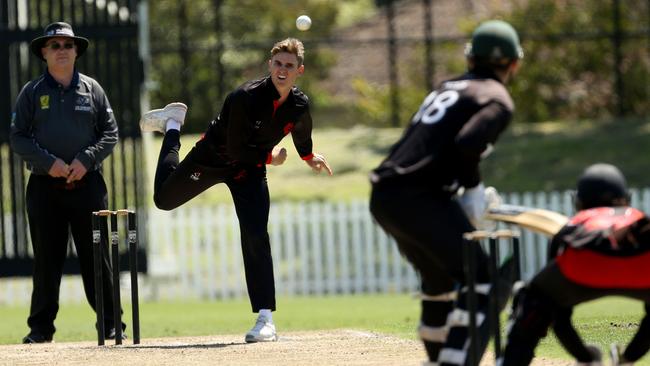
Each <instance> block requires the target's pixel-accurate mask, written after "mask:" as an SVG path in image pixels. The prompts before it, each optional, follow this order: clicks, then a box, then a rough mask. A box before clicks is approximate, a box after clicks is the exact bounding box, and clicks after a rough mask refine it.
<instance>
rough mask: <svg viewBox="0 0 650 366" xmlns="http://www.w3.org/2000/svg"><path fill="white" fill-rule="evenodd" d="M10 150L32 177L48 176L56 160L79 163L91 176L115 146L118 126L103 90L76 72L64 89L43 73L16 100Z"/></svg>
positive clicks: (25, 87)
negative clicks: (22, 162) (37, 175)
mask: <svg viewBox="0 0 650 366" xmlns="http://www.w3.org/2000/svg"><path fill="white" fill-rule="evenodd" d="M10 139H11V146H12V148H13V149H14V151H15V152H16V153H17V154H18V155H20V156H21V157H22V158H23V160H25V162H26V163H27V167H28V169H29V170H31V171H32V173H33V174H39V175H47V174H48V172H49V171H50V168H51V167H52V164H54V161H55V160H56V158H60V159H61V160H63V161H65V162H66V163H67V164H70V163H71V162H72V161H73V160H74V159H75V158H76V159H78V160H79V161H80V162H81V163H82V164H83V165H84V166H85V167H86V169H87V170H88V171H89V172H90V171H93V170H97V169H99V168H100V167H101V162H102V160H104V159H105V158H106V157H107V156H108V155H109V154H110V153H111V151H112V150H113V147H114V146H115V144H116V143H117V139H118V132H117V123H116V122H115V117H114V116H113V110H112V109H111V105H110V103H109V102H108V98H106V94H105V93H104V90H103V89H102V87H101V86H100V85H99V83H98V82H97V81H95V80H94V79H93V78H91V77H88V76H86V75H84V74H81V73H79V72H77V71H76V70H75V72H74V75H73V77H72V82H71V83H70V86H69V87H68V88H67V89H66V88H64V87H63V86H62V85H61V84H59V83H58V82H57V81H56V80H55V79H54V78H53V77H52V76H51V75H50V74H49V73H48V72H47V71H45V73H44V74H43V75H41V76H40V77H39V78H38V79H36V80H32V81H30V82H28V83H27V84H26V85H25V86H24V87H23V89H22V90H21V92H20V94H19V95H18V99H17V100H16V109H15V111H14V113H13V115H12V119H11V137H10Z"/></svg>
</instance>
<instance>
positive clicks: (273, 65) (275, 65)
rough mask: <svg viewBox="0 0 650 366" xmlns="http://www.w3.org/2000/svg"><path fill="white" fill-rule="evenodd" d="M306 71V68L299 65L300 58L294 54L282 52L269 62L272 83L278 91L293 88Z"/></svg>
mask: <svg viewBox="0 0 650 366" xmlns="http://www.w3.org/2000/svg"><path fill="white" fill-rule="evenodd" d="M304 71H305V66H304V65H298V57H296V55H294V54H293V53H289V52H280V53H277V54H275V55H274V56H273V57H272V58H271V59H270V60H269V72H270V73H271V81H273V85H275V88H276V89H278V91H280V90H286V89H287V88H292V87H293V85H294V84H295V83H296V79H298V76H300V75H302V73H303V72H304Z"/></svg>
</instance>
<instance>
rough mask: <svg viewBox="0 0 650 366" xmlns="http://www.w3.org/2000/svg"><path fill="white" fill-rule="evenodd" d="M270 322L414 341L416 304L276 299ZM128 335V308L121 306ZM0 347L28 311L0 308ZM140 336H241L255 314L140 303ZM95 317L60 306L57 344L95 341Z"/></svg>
mask: <svg viewBox="0 0 650 366" xmlns="http://www.w3.org/2000/svg"><path fill="white" fill-rule="evenodd" d="M277 306H278V309H279V310H280V311H277V312H275V313H274V315H273V318H274V320H275V322H276V323H277V325H278V328H279V330H280V331H281V332H282V331H298V330H314V329H339V328H352V329H367V330H373V331H377V332H382V333H388V334H394V335H396V336H399V337H406V338H413V337H414V331H413V330H414V329H415V324H416V320H417V319H418V314H419V310H418V308H419V303H418V302H417V301H415V300H414V299H413V298H412V297H410V296H407V295H367V296H341V297H289V298H283V297H280V298H279V299H278V304H277ZM123 308H124V311H125V314H124V317H125V322H126V323H127V324H128V325H129V328H128V329H127V333H128V334H131V329H130V324H131V314H130V312H131V308H130V304H125V305H124V306H123ZM0 313H2V319H3V321H2V322H0V344H12V343H18V342H19V341H20V339H22V337H23V336H25V334H27V332H28V331H29V329H28V328H27V324H26V319H27V315H28V313H29V309H28V307H10V306H0ZM140 314H141V315H140V318H141V320H140V327H141V329H142V331H141V334H142V337H143V338H154V337H176V336H192V335H194V336H196V335H210V334H238V333H241V334H242V336H243V334H244V333H245V332H246V331H247V330H248V329H249V328H250V327H251V326H252V324H253V323H254V321H255V315H254V314H253V313H252V312H251V308H250V304H249V302H248V300H247V299H244V300H228V301H213V302H143V303H142V304H141V305H140ZM94 322H95V315H94V313H93V312H92V310H91V309H90V307H89V306H88V305H87V304H64V305H62V306H61V308H60V311H59V315H58V317H57V320H56V323H55V325H56V327H57V329H58V331H57V333H56V336H55V339H56V340H57V341H58V342H67V341H80V340H89V339H96V333H95V330H94V328H93V324H94Z"/></svg>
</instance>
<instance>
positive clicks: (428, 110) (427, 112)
mask: <svg viewBox="0 0 650 366" xmlns="http://www.w3.org/2000/svg"><path fill="white" fill-rule="evenodd" d="M459 97H460V95H459V93H458V91H456V90H445V91H443V92H441V93H438V91H437V90H436V91H433V92H431V94H429V95H428V96H427V97H426V99H424V102H422V105H421V106H420V109H419V110H418V112H417V113H416V114H415V116H413V120H412V123H413V124H416V123H418V122H422V123H424V124H427V125H430V124H434V123H436V122H438V121H440V120H441V119H442V118H443V117H444V116H445V113H447V109H449V107H451V106H452V105H454V104H455V103H456V102H457V101H458V98H459Z"/></svg>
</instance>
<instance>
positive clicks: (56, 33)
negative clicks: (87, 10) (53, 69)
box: [29, 22, 88, 61]
mask: <svg viewBox="0 0 650 366" xmlns="http://www.w3.org/2000/svg"><path fill="white" fill-rule="evenodd" d="M56 37H64V38H71V39H73V40H74V43H75V44H76V45H77V58H79V57H80V56H81V55H83V53H84V52H86V48H88V39H87V38H84V37H77V36H75V35H74V32H73V31H72V26H71V25H70V24H68V23H64V22H56V23H52V24H50V25H48V26H47V27H45V31H44V32H43V35H42V36H40V37H38V38H34V39H33V40H32V43H31V44H30V45H29V47H30V48H31V50H32V53H33V54H35V55H36V56H37V57H38V58H40V59H41V60H43V61H45V59H44V58H43V53H42V52H41V48H43V46H44V45H45V42H47V40H48V39H50V38H56Z"/></svg>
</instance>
